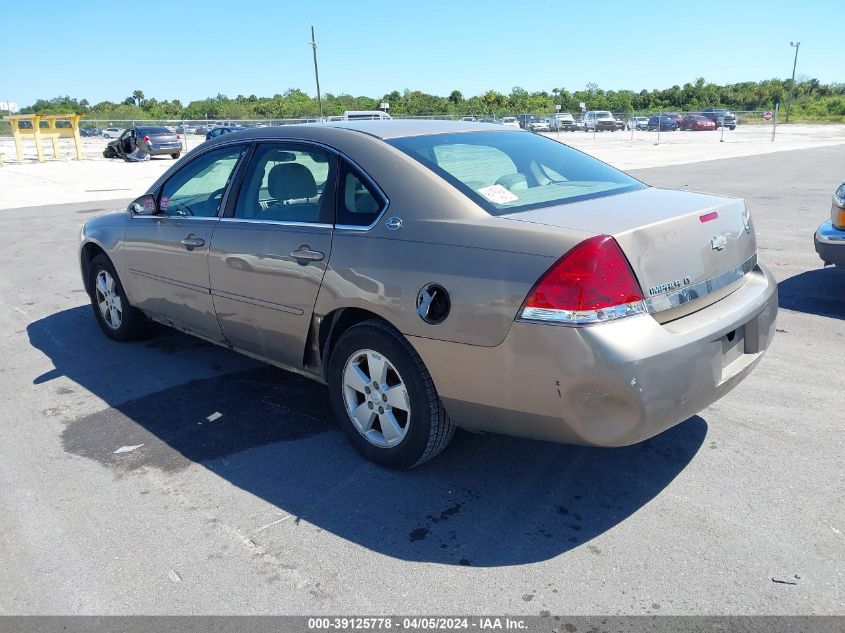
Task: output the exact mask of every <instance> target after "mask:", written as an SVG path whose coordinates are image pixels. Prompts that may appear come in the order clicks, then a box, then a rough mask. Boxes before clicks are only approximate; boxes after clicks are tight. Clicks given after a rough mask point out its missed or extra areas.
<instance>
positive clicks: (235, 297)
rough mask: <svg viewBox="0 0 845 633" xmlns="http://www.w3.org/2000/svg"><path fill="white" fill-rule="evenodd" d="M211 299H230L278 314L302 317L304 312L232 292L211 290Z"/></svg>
mask: <svg viewBox="0 0 845 633" xmlns="http://www.w3.org/2000/svg"><path fill="white" fill-rule="evenodd" d="M211 296H212V297H220V298H221V299H230V300H231V301H239V302H241V303H250V304H252V305H256V306H259V307H262V308H270V309H271V310H279V311H280V312H287V313H288V314H295V315H297V316H302V315H303V314H305V312H304V311H302V310H300V309H298V308H291V307H290V306H286V305H282V304H281V303H273V302H272V301H263V300H262V299H255V298H253V297H245V296H244V295H238V294H235V293H234V292H226V291H224V290H215V289H214V288H212V289H211Z"/></svg>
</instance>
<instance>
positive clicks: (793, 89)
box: [786, 42, 801, 123]
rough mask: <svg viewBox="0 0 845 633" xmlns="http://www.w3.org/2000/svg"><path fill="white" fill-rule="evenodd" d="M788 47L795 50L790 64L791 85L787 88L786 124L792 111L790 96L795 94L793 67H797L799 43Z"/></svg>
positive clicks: (793, 43) (792, 43)
mask: <svg viewBox="0 0 845 633" xmlns="http://www.w3.org/2000/svg"><path fill="white" fill-rule="evenodd" d="M789 45H790V46H792V47H794V48H795V61H793V62H792V83H791V84H790V86H789V101H787V102H786V122H787V123H789V111H790V110H791V109H792V95H793V94H795V67H796V66H797V65H798V47H799V46H801V42H790V43H789Z"/></svg>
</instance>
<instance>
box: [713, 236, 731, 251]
mask: <svg viewBox="0 0 845 633" xmlns="http://www.w3.org/2000/svg"><path fill="white" fill-rule="evenodd" d="M727 245H728V238H727V237H725V236H724V235H716V236H715V237H714V238H713V239H712V240H710V248H712V249H713V250H714V251H721V250H724V248H725V246H727Z"/></svg>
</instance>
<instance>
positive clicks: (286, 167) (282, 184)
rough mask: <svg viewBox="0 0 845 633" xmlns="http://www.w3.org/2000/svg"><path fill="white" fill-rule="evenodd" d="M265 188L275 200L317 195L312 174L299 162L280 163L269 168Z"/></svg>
mask: <svg viewBox="0 0 845 633" xmlns="http://www.w3.org/2000/svg"><path fill="white" fill-rule="evenodd" d="M267 190H268V191H269V192H270V195H271V196H272V197H273V198H275V199H276V200H297V199H299V198H313V197H314V196H316V195H317V183H316V182H315V181H314V174H312V173H311V170H310V169H308V168H307V167H306V166H305V165H302V164H300V163H282V164H281V165H276V166H275V167H273V169H271V170H270V173H269V175H268V176H267Z"/></svg>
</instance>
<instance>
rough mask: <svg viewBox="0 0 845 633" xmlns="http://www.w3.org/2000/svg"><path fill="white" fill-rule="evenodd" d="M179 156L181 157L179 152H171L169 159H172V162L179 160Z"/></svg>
mask: <svg viewBox="0 0 845 633" xmlns="http://www.w3.org/2000/svg"><path fill="white" fill-rule="evenodd" d="M179 156H181V154H180V153H179V152H173V153H172V154H171V155H170V158H172V159H173V160H179Z"/></svg>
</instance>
